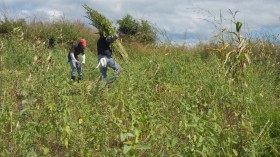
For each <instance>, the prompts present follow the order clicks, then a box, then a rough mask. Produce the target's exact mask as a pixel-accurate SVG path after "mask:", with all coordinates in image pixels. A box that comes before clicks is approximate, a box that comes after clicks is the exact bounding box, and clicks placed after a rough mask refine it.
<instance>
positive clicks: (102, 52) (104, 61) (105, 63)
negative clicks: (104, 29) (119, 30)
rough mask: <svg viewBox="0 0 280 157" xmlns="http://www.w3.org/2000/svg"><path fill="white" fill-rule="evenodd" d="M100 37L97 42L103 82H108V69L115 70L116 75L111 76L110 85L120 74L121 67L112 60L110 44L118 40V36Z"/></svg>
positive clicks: (101, 35)
mask: <svg viewBox="0 0 280 157" xmlns="http://www.w3.org/2000/svg"><path fill="white" fill-rule="evenodd" d="M99 35H100V37H99V39H98V41H97V53H98V62H99V64H98V66H97V67H99V69H100V73H101V76H102V82H103V83H106V82H107V67H110V68H112V69H113V70H114V73H112V75H111V76H110V78H109V80H108V83H112V82H113V81H115V79H116V76H117V75H119V74H120V70H121V66H120V65H119V64H118V63H117V62H116V61H115V60H114V59H113V58H112V50H111V48H110V44H111V43H113V42H114V41H115V40H117V39H118V37H119V36H118V34H116V35H114V36H111V37H107V38H105V37H104V36H103V34H102V33H99Z"/></svg>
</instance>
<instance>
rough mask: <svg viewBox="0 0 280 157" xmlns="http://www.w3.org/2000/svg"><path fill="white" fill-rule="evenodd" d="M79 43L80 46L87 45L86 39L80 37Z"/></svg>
mask: <svg viewBox="0 0 280 157" xmlns="http://www.w3.org/2000/svg"><path fill="white" fill-rule="evenodd" d="M80 45H81V46H82V47H84V48H85V47H86V46H87V41H86V39H81V40H80Z"/></svg>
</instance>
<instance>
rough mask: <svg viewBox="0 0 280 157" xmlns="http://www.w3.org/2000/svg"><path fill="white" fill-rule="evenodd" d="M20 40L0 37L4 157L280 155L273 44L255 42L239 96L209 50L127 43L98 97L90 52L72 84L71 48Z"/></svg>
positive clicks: (0, 129) (0, 119)
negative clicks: (124, 53)
mask: <svg viewBox="0 0 280 157" xmlns="http://www.w3.org/2000/svg"><path fill="white" fill-rule="evenodd" d="M63 25H64V24H63ZM32 27H35V25H32ZM69 29H70V28H69ZM70 30H71V29H70ZM70 30H69V31H70ZM20 31H22V32H21V33H20ZM22 33H24V34H26V33H27V32H25V31H24V30H23V29H20V30H18V31H16V30H15V32H14V33H13V34H11V35H10V36H9V37H2V36H1V38H0V42H1V43H3V48H2V49H1V50H0V58H1V60H0V65H1V68H0V73H1V75H0V81H1V84H0V87H1V88H0V136H1V138H0V154H1V156H279V155H280V153H279V152H280V137H279V135H280V127H279V126H280V125H279V120H280V116H279V102H280V99H279V82H277V81H276V80H277V79H279V75H278V74H279V70H278V68H279V60H277V59H274V57H272V56H277V55H278V52H279V47H277V46H275V47H272V45H273V44H274V43H273V42H272V41H262V40H259V41H257V42H256V41H252V43H251V44H252V45H254V46H255V47H253V49H252V51H253V56H254V57H255V58H254V57H253V59H252V63H251V64H250V66H247V68H246V81H247V84H248V86H247V87H246V88H242V89H243V90H242V93H238V91H239V90H233V86H232V84H229V83H228V79H226V78H225V74H226V71H227V68H225V67H224V65H223V63H224V59H223V58H221V56H220V55H221V54H218V53H216V52H214V51H210V50H211V48H209V45H200V46H199V47H196V48H194V49H191V48H186V47H171V46H168V47H167V46H164V45H163V46H159V47H153V46H143V45H138V44H136V43H134V44H133V43H131V44H125V46H126V50H127V52H128V54H129V56H130V60H128V61H126V62H125V61H123V60H120V61H119V63H120V64H121V65H122V67H123V68H124V70H123V73H122V74H121V75H120V76H119V77H118V78H117V81H115V82H114V84H113V86H112V87H111V88H108V89H107V88H105V89H102V90H100V88H99V86H98V80H99V72H98V71H97V70H96V69H94V67H95V65H96V64H97V58H96V55H95V54H94V53H91V49H86V54H87V62H86V63H87V66H86V67H85V68H84V79H83V81H82V82H81V83H73V82H72V81H70V79H69V74H70V67H69V65H68V62H67V53H66V51H65V49H67V48H68V47H64V46H63V45H61V46H57V47H55V48H54V49H47V48H45V47H44V46H34V42H33V41H31V40H26V38H25V37H24V38H23V39H22V38H20V36H21V34H22ZM248 44H250V43H248ZM261 45H262V46H263V49H262V50H260V49H257V48H256V47H258V46H261ZM217 46H218V45H217ZM205 47H207V48H205ZM268 52H269V53H270V54H271V55H270V56H269V55H267V53H268ZM260 53H263V54H260Z"/></svg>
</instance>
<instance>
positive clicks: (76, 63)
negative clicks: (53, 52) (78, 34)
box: [68, 39, 87, 82]
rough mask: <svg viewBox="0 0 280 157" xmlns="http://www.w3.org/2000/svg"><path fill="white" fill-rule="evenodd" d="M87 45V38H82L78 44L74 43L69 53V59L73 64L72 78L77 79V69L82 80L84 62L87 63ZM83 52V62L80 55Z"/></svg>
mask: <svg viewBox="0 0 280 157" xmlns="http://www.w3.org/2000/svg"><path fill="white" fill-rule="evenodd" d="M86 46H87V43H86V40H85V39H81V40H80V41H79V42H77V43H76V44H73V45H72V47H71V49H70V52H69V54H68V61H69V63H70V66H71V70H72V71H71V79H72V80H73V81H75V80H76V71H77V72H78V82H79V81H81V80H82V64H85V60H86V55H85V47H86ZM80 54H82V64H81V62H80V60H79V58H78V55H80Z"/></svg>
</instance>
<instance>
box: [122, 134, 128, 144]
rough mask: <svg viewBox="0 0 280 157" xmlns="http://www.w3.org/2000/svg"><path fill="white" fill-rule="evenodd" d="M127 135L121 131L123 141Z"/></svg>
mask: <svg viewBox="0 0 280 157" xmlns="http://www.w3.org/2000/svg"><path fill="white" fill-rule="evenodd" d="M126 137H127V135H126V134H124V133H121V141H122V142H123V141H124V140H125V139H126Z"/></svg>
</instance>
